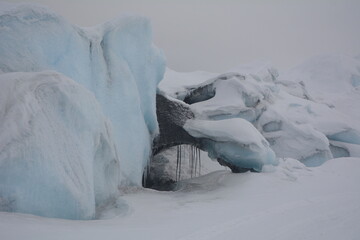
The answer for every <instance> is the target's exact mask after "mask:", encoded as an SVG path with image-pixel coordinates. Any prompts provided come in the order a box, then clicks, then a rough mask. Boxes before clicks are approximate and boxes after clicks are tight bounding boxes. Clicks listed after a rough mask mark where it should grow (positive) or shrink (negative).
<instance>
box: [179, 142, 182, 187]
mask: <svg viewBox="0 0 360 240" xmlns="http://www.w3.org/2000/svg"><path fill="white" fill-rule="evenodd" d="M181 160H182V146H181V145H180V161H179V180H181Z"/></svg>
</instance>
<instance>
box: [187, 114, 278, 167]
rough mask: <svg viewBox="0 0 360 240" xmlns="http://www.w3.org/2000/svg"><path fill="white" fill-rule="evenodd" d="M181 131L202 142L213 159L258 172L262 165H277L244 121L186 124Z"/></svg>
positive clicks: (259, 137) (248, 124)
mask: <svg viewBox="0 0 360 240" xmlns="http://www.w3.org/2000/svg"><path fill="white" fill-rule="evenodd" d="M184 129H185V130H186V131H187V132H188V133H189V134H190V135H192V136H193V137H196V138H200V139H204V141H203V142H204V145H205V146H204V148H206V150H207V151H208V153H209V157H211V158H213V159H218V158H219V159H222V160H225V161H226V162H228V163H230V164H231V165H233V166H236V167H240V168H248V169H254V170H256V171H261V169H262V166H263V165H268V164H273V165H276V164H277V161H276V159H275V154H274V152H273V151H272V150H271V148H270V147H269V143H268V142H267V141H266V140H265V138H264V137H263V136H262V135H261V134H260V133H259V132H258V131H257V130H256V128H255V127H254V126H253V125H252V124H251V123H250V122H248V121H246V120H244V119H241V118H233V119H226V120H218V121H209V120H188V121H187V122H186V123H185V125H184Z"/></svg>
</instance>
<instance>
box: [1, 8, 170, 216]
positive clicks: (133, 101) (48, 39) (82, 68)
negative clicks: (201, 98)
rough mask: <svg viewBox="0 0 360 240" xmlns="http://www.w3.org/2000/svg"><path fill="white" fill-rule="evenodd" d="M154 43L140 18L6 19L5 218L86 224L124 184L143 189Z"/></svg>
mask: <svg viewBox="0 0 360 240" xmlns="http://www.w3.org/2000/svg"><path fill="white" fill-rule="evenodd" d="M151 39H152V36H151V29H150V24H149V21H148V20H147V19H145V18H142V17H136V16H127V17H121V18H119V19H116V20H113V21H111V22H107V23H105V24H102V25H98V26H96V27H93V28H86V29H84V28H79V27H76V26H72V25H70V24H69V23H67V22H66V21H65V20H64V19H63V18H62V17H60V16H58V15H57V14H55V13H52V12H51V11H50V10H48V9H46V8H43V7H40V6H34V5H24V4H20V5H9V6H8V7H7V8H3V9H2V10H1V12H0V56H1V58H0V73H3V74H2V75H1V94H0V97H2V99H3V100H2V101H1V102H0V104H1V106H0V109H1V111H2V114H1V115H0V123H1V126H2V127H1V138H0V141H1V145H0V153H1V155H0V166H1V167H0V169H1V170H0V171H1V175H0V177H1V178H2V179H1V181H0V183H1V189H0V200H1V201H0V205H1V209H2V210H11V211H21V212H28V213H35V214H39V215H45V216H52V217H64V218H73V219H89V218H92V217H94V214H95V207H96V205H98V204H101V203H102V202H104V201H107V200H109V198H110V196H112V195H114V194H116V193H117V191H118V186H119V185H120V184H135V185H140V184H141V179H142V174H143V169H144V167H145V166H146V165H147V162H148V159H149V156H150V154H151V143H152V139H153V137H154V136H155V135H156V134H157V132H158V124H157V120H156V112H155V94H156V86H157V84H158V82H159V81H160V80H161V79H162V76H163V73H164V69H165V63H164V58H163V55H162V53H161V52H160V51H159V50H158V49H157V48H156V47H155V46H154V45H153V44H152V42H151ZM48 70H52V71H56V72H59V73H60V74H57V73H54V72H53V73H49V72H44V73H41V71H48ZM12 72H33V74H30V73H27V74H20V73H19V74H20V75H16V74H15V75H11V74H10V75H9V74H7V73H12ZM36 72H40V73H36ZM63 75H64V76H66V77H64V76H63ZM8 79H11V80H8ZM69 79H72V80H73V81H75V82H76V83H77V84H76V83H75V82H72V80H69ZM11 81H12V82H11ZM47 81H48V82H47ZM79 84H80V85H79ZM83 88H85V89H83ZM16 89H19V90H16ZM86 89H87V90H86ZM13 91H15V93H16V95H14V96H13V97H12V96H10V95H9V94H8V93H11V92H13ZM15 93H14V94H15ZM77 93H78V94H77ZM39 96H40V98H39ZM17 98H19V99H21V100H16V99H17ZM11 99H12V100H11ZM68 107H69V108H70V110H69V111H71V112H66V111H68V110H66V109H67V108H68ZM11 109H13V110H11ZM13 111H15V112H13ZM64 111H65V112H64ZM63 114H65V115H63ZM104 116H106V117H104ZM15 119H16V122H15V123H11V122H12V121H14V120H15ZM106 119H108V120H106ZM45 121H48V122H46V123H44V122H45ZM62 121H64V123H62ZM109 122H110V123H111V124H109ZM9 124H10V127H11V126H12V127H11V128H9ZM14 124H15V125H14ZM34 124H35V125H34ZM110 125H112V126H110ZM110 127H111V130H109V128H110ZM107 129H108V130H107ZM110 132H111V134H110ZM10 139H14V140H11V141H10ZM41 144H43V146H41ZM11 149H12V150H11ZM15 149H16V151H15ZM101 161H103V162H101ZM119 166H120V167H119ZM12 174H15V175H14V176H13V175H12ZM52 184H53V185H52ZM12 187H14V188H12ZM15 187H16V188H15ZM32 192H33V193H32ZM35 196H36V197H35ZM41 197H42V199H38V198H41Z"/></svg>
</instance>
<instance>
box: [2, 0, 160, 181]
mask: <svg viewBox="0 0 360 240" xmlns="http://www.w3.org/2000/svg"><path fill="white" fill-rule="evenodd" d="M0 26H1V27H0V56H1V58H0V71H1V72H4V73H6V72H19V71H20V72H37V71H43V70H55V71H57V72H60V73H62V74H64V75H65V76H67V77H69V78H71V79H73V80H75V81H76V82H77V83H80V84H81V85H83V86H85V87H86V88H87V89H88V90H90V91H91V92H93V93H94V95H95V97H96V99H97V100H98V102H99V103H100V105H101V107H102V109H103V112H104V114H105V115H106V116H107V117H108V118H109V119H110V121H111V122H112V123H113V132H114V138H115V143H114V144H115V145H116V147H117V149H118V154H119V158H120V161H121V171H122V173H123V175H122V178H123V181H124V183H125V182H132V183H135V184H140V183H141V178H142V173H143V169H144V166H145V165H146V164H147V161H148V159H149V155H150V153H151V142H152V138H153V137H154V135H155V134H156V133H157V132H158V124H157V120H156V111H155V94H156V86H157V84H158V82H159V81H160V80H161V79H162V76H163V73H164V68H165V64H164V58H163V56H162V53H161V52H160V51H159V50H158V49H157V48H156V47H155V46H154V45H153V44H152V42H151V39H152V36H151V28H150V24H149V21H148V20H147V19H145V18H142V17H136V16H128V17H121V18H119V19H116V20H113V21H111V22H107V23H105V24H102V25H98V26H96V27H93V28H86V29H82V28H79V27H76V26H73V25H70V24H69V23H67V22H66V21H65V20H64V19H63V18H62V17H60V16H58V15H57V14H55V13H53V12H51V11H50V10H48V9H46V8H43V7H39V6H34V5H24V4H23V5H16V6H15V7H13V8H6V9H5V10H2V11H1V12H0Z"/></svg>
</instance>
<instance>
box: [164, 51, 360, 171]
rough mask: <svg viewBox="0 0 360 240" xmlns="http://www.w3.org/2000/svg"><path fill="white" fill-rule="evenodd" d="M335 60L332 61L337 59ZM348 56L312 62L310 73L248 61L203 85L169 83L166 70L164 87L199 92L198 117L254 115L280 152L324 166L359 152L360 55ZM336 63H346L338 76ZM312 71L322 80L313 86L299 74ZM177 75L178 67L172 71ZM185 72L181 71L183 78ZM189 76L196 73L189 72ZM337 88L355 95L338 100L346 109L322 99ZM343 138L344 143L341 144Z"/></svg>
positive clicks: (194, 106)
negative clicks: (359, 80)
mask: <svg viewBox="0 0 360 240" xmlns="http://www.w3.org/2000/svg"><path fill="white" fill-rule="evenodd" d="M326 59H327V58H325V60H326ZM331 59H332V58H330V62H334V60H331ZM342 59H345V60H346V61H345V60H344V61H345V63H344V62H341V61H340V62H336V61H335V63H334V64H332V65H331V64H330V65H329V66H328V65H327V61H325V60H324V59H323V58H320V60H318V61H317V64H314V66H312V65H311V64H309V67H308V68H305V69H304V70H303V71H304V72H302V71H299V72H298V73H297V75H290V74H286V75H284V76H280V77H279V74H278V73H277V71H276V70H275V69H274V68H273V67H271V66H270V65H269V64H266V63H260V64H255V65H246V66H242V67H238V68H236V69H233V70H232V71H233V72H232V73H227V74H222V75H218V76H217V77H213V76H212V77H211V78H210V79H209V80H207V81H205V82H203V83H200V84H192V85H191V84H189V82H190V81H186V82H185V83H184V85H183V86H179V83H177V84H173V85H172V86H173V87H172V88H171V87H169V85H171V83H172V82H171V79H168V76H169V75H165V79H164V82H162V83H161V84H160V88H161V90H164V91H166V90H167V89H171V90H172V92H180V93H182V94H178V98H179V99H181V96H189V95H191V94H193V95H194V96H195V97H193V98H192V99H193V100H194V99H195V100H198V101H192V102H191V105H190V107H191V109H192V110H193V111H194V112H195V113H196V118H197V119H204V120H224V119H238V118H242V119H245V120H248V121H250V122H251V123H253V125H254V126H255V127H256V128H257V129H258V130H259V131H260V133H261V134H263V136H264V137H265V138H266V140H268V142H269V143H270V146H271V148H272V149H273V150H274V152H275V153H276V155H277V156H278V157H290V158H295V159H298V160H300V161H302V162H303V163H305V164H306V165H308V166H318V165H320V164H322V163H323V162H325V161H326V160H328V159H331V158H333V157H334V156H333V154H335V156H347V155H349V156H353V157H357V156H359V155H358V151H357V150H356V149H357V147H356V146H359V136H360V128H359V126H360V123H359V120H358V119H360V118H357V117H356V116H358V115H359V114H360V109H359V108H358V107H357V105H356V101H355V102H354V99H355V100H356V99H357V97H358V96H360V95H359V89H358V88H357V87H354V86H353V85H352V80H351V79H353V76H355V75H356V74H357V71H358V70H359V69H360V68H357V67H356V66H357V65H356V64H357V63H358V60H356V59H352V58H346V57H343V58H342ZM340 63H341V64H340ZM359 66H360V65H359ZM318 68H319V69H318ZM334 68H336V69H339V68H340V69H341V71H340V70H339V71H340V72H341V75H336V74H335V73H334ZM308 69H310V70H308ZM312 71H315V72H317V73H318V74H317V75H316V79H312V78H311V80H314V81H317V83H316V84H315V83H314V85H312V87H313V88H311V91H308V88H307V87H306V86H307V81H306V79H304V78H299V79H297V78H295V76H298V77H301V76H308V75H309V74H310V73H312ZM174 74H175V73H174V72H172V73H171V76H173V75H174ZM334 74H335V75H334ZM202 75H203V76H204V74H202ZM181 76H182V75H181V74H179V76H178V77H179V78H180V77H181ZM186 76H187V78H190V77H189V75H186ZM224 76H226V78H225V77H224ZM289 76H292V77H289ZM310 76H312V75H310ZM193 77H194V81H193V82H194V83H197V81H196V80H195V79H196V78H198V76H197V75H194V76H193ZM344 77H346V78H344ZM173 78H175V77H172V79H173ZM314 78H315V77H314ZM337 78H338V79H337ZM322 79H330V80H331V83H329V84H330V85H332V87H330V86H327V87H325V88H322V86H323V85H326V84H327V83H326V82H325V81H322ZM292 80H294V81H292ZM300 80H304V81H305V82H306V83H305V82H303V81H300ZM330 80H329V81H330ZM309 81H310V80H309ZM205 86H206V89H205ZM163 88H164V89H163ZM336 88H338V89H339V91H340V92H342V93H343V94H344V96H346V95H347V94H348V95H349V96H350V97H349V98H346V100H344V101H343V102H342V105H341V104H340V102H339V101H338V102H336V101H335V102H336V103H337V104H338V105H339V106H342V107H344V109H339V107H336V108H335V109H334V106H333V105H331V104H329V103H327V102H324V101H320V100H319V96H320V97H321V96H327V97H328V98H327V99H328V100H334V99H337V95H336V94H335V93H334V91H335V90H334V91H330V90H332V89H336ZM175 89H177V90H175ZM203 89H205V90H206V91H205V90H203ZM209 89H210V90H209ZM183 91H185V92H187V93H184V92H183ZM322 91H323V94H322V95H317V92H322ZM198 92H201V94H205V95H206V94H208V93H211V94H208V95H209V96H208V97H207V98H201V97H199V96H197V95H196V94H198ZM325 93H327V94H328V95H326V94H325ZM333 93H334V94H333ZM201 94H200V95H201ZM331 94H333V95H331ZM173 95H174V96H176V95H175V94H173ZM198 95H199V94H198ZM344 99H345V98H344ZM239 132H240V131H239ZM329 141H330V142H337V145H336V146H337V147H335V145H333V146H332V145H330V142H329ZM338 142H341V149H340V147H338V145H339V144H338Z"/></svg>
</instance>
